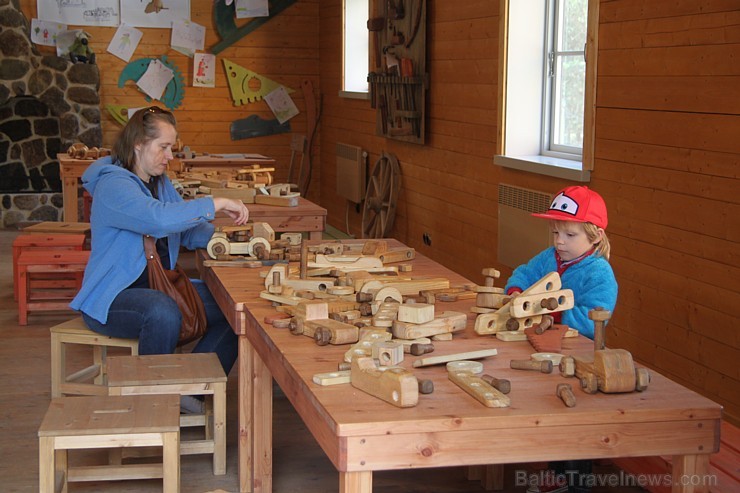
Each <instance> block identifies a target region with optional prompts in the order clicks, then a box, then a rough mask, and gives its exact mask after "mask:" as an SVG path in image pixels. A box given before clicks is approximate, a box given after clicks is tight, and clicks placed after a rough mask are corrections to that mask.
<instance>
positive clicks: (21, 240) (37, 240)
mask: <svg viewBox="0 0 740 493" xmlns="http://www.w3.org/2000/svg"><path fill="white" fill-rule="evenodd" d="M84 244H85V235H78V234H73V235H67V234H65V235H32V234H22V235H18V236H16V238H15V240H13V299H14V300H18V257H19V256H20V254H21V252H22V251H33V250H82V247H83V245H84ZM65 277H68V276H65ZM29 282H30V281H29ZM38 284H39V287H48V286H47V285H44V284H43V283H42V282H39V283H38ZM54 285H56V286H60V287H69V283H68V282H67V283H56V284H54ZM31 287H32V288H33V287H34V286H33V285H31Z"/></svg>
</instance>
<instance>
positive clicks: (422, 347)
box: [410, 344, 434, 356]
mask: <svg viewBox="0 0 740 493" xmlns="http://www.w3.org/2000/svg"><path fill="white" fill-rule="evenodd" d="M432 351H434V344H412V345H411V351H410V352H411V354H413V355H414V356H421V355H422V354H427V353H431V352H432Z"/></svg>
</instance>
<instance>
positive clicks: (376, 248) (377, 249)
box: [362, 240, 388, 256]
mask: <svg viewBox="0 0 740 493" xmlns="http://www.w3.org/2000/svg"><path fill="white" fill-rule="evenodd" d="M386 251H388V242H387V241H385V240H367V241H366V242H365V243H364V244H363V245H362V254H363V255H375V256H379V255H380V254H382V253H385V252H386Z"/></svg>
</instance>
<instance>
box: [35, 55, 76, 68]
mask: <svg viewBox="0 0 740 493" xmlns="http://www.w3.org/2000/svg"><path fill="white" fill-rule="evenodd" d="M41 63H42V64H43V65H46V66H47V67H49V68H53V69H54V70H58V71H59V72H64V71H66V70H67V68H68V67H69V64H70V63H72V62H70V61H69V59H67V58H64V57H60V56H56V55H48V56H45V57H43V58H41Z"/></svg>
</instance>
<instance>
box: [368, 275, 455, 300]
mask: <svg viewBox="0 0 740 493" xmlns="http://www.w3.org/2000/svg"><path fill="white" fill-rule="evenodd" d="M384 286H386V287H393V288H396V289H397V290H398V292H399V293H401V294H402V295H403V296H415V295H417V294H419V291H422V290H429V289H447V288H449V287H450V281H449V279H445V278H444V277H434V278H426V279H394V278H393V277H388V278H386V279H382V280H381V279H375V280H372V281H368V282H365V283H364V284H363V285H362V287H361V288H360V291H361V292H363V293H368V292H375V291H377V290H378V289H380V288H382V287H384Z"/></svg>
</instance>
